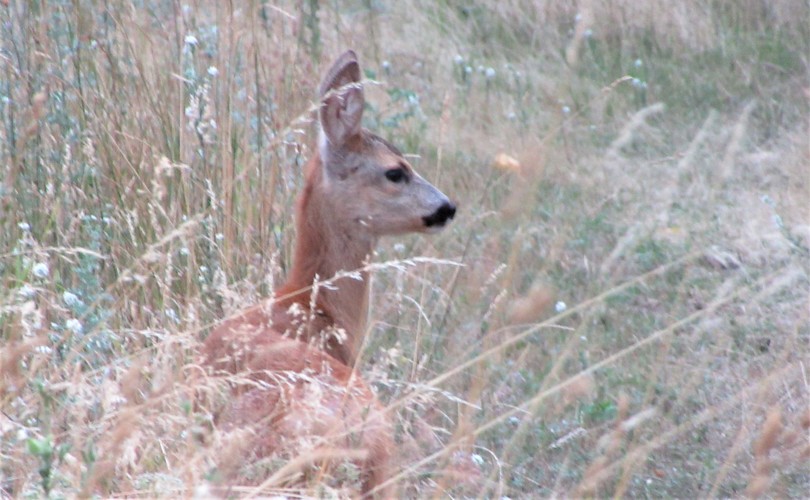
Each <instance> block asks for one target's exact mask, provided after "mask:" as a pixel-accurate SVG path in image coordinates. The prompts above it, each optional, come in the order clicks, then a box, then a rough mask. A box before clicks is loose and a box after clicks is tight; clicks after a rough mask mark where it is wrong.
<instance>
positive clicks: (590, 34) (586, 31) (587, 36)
mask: <svg viewBox="0 0 810 500" xmlns="http://www.w3.org/2000/svg"><path fill="white" fill-rule="evenodd" d="M583 35H585V38H590V37H592V36H593V30H590V29H588V30H585V33H583Z"/></svg>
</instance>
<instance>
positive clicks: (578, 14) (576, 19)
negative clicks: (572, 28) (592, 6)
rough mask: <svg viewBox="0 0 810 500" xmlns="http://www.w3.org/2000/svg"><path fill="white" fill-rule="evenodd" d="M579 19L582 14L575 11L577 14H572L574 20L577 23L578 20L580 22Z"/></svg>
mask: <svg viewBox="0 0 810 500" xmlns="http://www.w3.org/2000/svg"><path fill="white" fill-rule="evenodd" d="M581 20H582V14H580V13H579V12H577V15H576V16H574V22H577V23H578V22H580V21H581Z"/></svg>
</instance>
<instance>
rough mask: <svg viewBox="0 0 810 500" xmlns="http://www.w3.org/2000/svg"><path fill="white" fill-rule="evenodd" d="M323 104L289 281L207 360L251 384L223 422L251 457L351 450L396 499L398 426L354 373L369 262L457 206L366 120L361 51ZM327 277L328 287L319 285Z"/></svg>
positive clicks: (207, 348) (377, 489)
mask: <svg viewBox="0 0 810 500" xmlns="http://www.w3.org/2000/svg"><path fill="white" fill-rule="evenodd" d="M318 99H319V106H318V112H317V115H318V122H319V124H320V129H319V134H318V145H317V149H316V150H315V151H314V152H313V155H312V157H311V158H310V159H309V161H308V162H307V163H306V165H305V166H304V172H303V175H304V186H303V190H302V192H301V193H300V194H299V196H298V198H297V201H296V207H295V229H296V233H295V234H296V241H295V245H294V253H293V259H292V266H291V269H290V270H289V272H288V276H287V279H286V282H285V283H284V284H282V285H281V286H280V287H278V288H277V289H276V290H275V291H274V293H273V294H272V296H271V297H270V298H269V299H267V300H265V301H263V302H261V303H259V304H257V305H254V306H252V307H249V308H247V309H244V310H242V311H241V312H239V313H237V314H235V315H233V316H231V317H229V318H227V319H225V320H224V321H222V322H221V323H220V324H218V325H217V326H216V327H214V328H213V329H212V331H211V333H210V334H209V336H208V337H207V338H206V340H205V341H204V344H203V348H202V351H203V363H204V364H205V365H207V366H208V367H209V368H210V369H211V371H212V372H213V373H220V374H226V375H234V374H246V376H247V378H248V379H250V381H251V383H249V384H237V385H238V387H234V388H233V389H232V392H233V394H232V399H231V400H230V402H229V404H228V407H227V408H226V409H225V410H224V411H223V413H222V414H221V415H219V416H218V422H221V423H222V425H223V426H225V427H226V428H229V429H233V428H237V429H241V428H249V429H250V430H251V432H252V433H253V436H252V437H251V438H250V440H249V443H250V444H249V448H250V449H249V450H247V451H248V453H249V454H250V456H251V457H253V458H256V459H260V458H263V457H268V456H271V455H273V454H274V453H275V454H276V455H278V454H279V453H282V454H283V453H285V452H287V451H288V448H290V444H291V443H295V442H297V441H301V440H303V441H307V442H310V443H315V444H314V445H313V446H311V448H310V456H311V457H314V458H313V460H316V461H317V460H320V462H318V463H319V464H321V465H323V464H324V463H325V462H327V461H328V460H327V458H328V457H332V456H334V455H336V454H337V455H340V456H342V457H344V458H345V457H350V458H351V460H352V462H353V463H355V464H356V465H357V467H358V469H359V471H360V476H361V477H360V483H361V484H360V489H361V492H362V494H363V495H364V496H365V495H369V494H371V495H377V496H380V497H388V496H391V495H392V490H391V487H390V486H384V483H385V482H386V481H387V479H388V478H390V465H391V464H390V461H391V450H392V448H393V446H394V444H393V429H392V424H391V422H390V421H389V417H388V416H387V415H386V414H385V412H384V411H383V407H382V405H381V403H380V402H379V401H378V400H377V398H376V397H375V395H374V393H373V391H372V390H371V389H370V387H369V386H368V385H367V384H366V383H365V381H363V379H362V377H361V376H360V375H359V374H358V373H357V372H356V370H355V364H356V362H357V358H358V355H359V351H360V349H361V347H362V345H363V341H364V336H365V334H366V320H367V315H368V307H369V279H370V276H369V272H368V271H367V270H366V269H367V266H366V264H367V263H368V259H369V258H370V256H371V254H372V252H373V251H374V249H375V247H376V245H377V242H378V240H379V238H380V237H383V236H390V235H401V234H406V233H436V232H439V231H441V230H442V229H443V228H444V227H446V226H447V225H448V223H449V221H450V220H452V219H453V218H454V216H455V214H456V205H455V204H454V203H453V202H452V201H450V199H449V198H448V197H447V196H446V195H445V194H444V193H442V192H441V191H440V190H439V189H438V188H436V187H435V186H433V185H432V184H430V183H429V182H428V181H427V180H425V179H424V178H423V177H421V176H420V175H419V174H417V173H416V171H415V170H414V168H413V167H412V165H411V164H410V163H409V162H408V160H407V159H406V158H405V156H404V155H403V154H402V153H401V152H400V150H399V149H397V148H396V147H395V146H394V145H393V144H391V143H390V142H388V141H387V140H385V139H383V138H382V137H380V136H379V135H376V134H374V133H373V132H371V131H369V130H367V129H365V128H364V127H363V126H362V124H361V121H362V115H363V108H364V105H365V97H364V91H363V82H362V78H361V70H360V65H359V63H358V59H357V55H356V54H355V52H353V51H351V50H349V51H347V52H345V53H343V54H342V55H341V56H340V57H338V58H337V59H336V60H335V61H334V63H333V64H332V66H331V68H330V69H329V70H328V71H327V72H326V74H325V76H324V78H323V81H322V83H321V84H320V87H319V89H318ZM323 280H330V281H329V284H328V286H318V284H319V283H321V282H322V281H323ZM290 453H291V454H294V453H299V454H300V453H301V451H300V450H295V451H290ZM299 457H300V455H299ZM311 465H313V464H311ZM283 472H285V471H278V472H277V473H276V475H277V476H278V475H279V474H282V473H283ZM279 477H281V476H279Z"/></svg>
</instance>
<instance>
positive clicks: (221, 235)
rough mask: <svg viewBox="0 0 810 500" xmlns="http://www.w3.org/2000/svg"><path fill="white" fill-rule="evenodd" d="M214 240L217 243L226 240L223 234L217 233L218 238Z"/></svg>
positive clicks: (215, 237)
mask: <svg viewBox="0 0 810 500" xmlns="http://www.w3.org/2000/svg"><path fill="white" fill-rule="evenodd" d="M214 239H215V240H217V241H222V240H224V239H225V235H224V234H222V233H217V234H216V236H214Z"/></svg>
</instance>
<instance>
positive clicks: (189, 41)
mask: <svg viewBox="0 0 810 500" xmlns="http://www.w3.org/2000/svg"><path fill="white" fill-rule="evenodd" d="M184 42H185V43H186V45H192V46H193V45H197V43H198V42H197V37H196V36H194V35H191V34H189V35H186V38H185V40H184Z"/></svg>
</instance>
